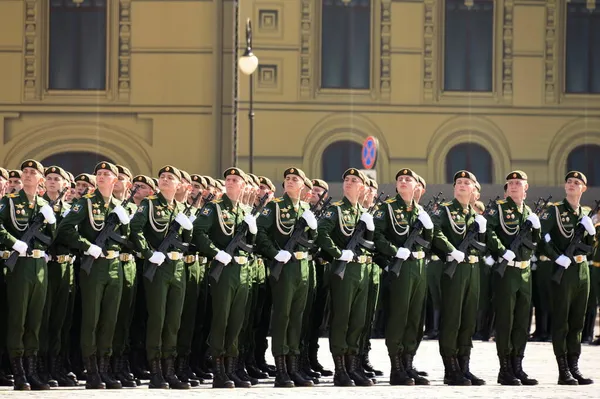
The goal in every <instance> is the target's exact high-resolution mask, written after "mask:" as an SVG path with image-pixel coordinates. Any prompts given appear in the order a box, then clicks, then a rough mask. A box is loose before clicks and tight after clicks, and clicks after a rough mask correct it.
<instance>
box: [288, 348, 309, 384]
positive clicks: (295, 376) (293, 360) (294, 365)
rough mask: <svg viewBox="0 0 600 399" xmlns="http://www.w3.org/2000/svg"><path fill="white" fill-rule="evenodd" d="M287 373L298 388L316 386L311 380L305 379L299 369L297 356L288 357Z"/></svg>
mask: <svg viewBox="0 0 600 399" xmlns="http://www.w3.org/2000/svg"><path fill="white" fill-rule="evenodd" d="M286 361H287V364H286V365H287V371H288V375H289V376H290V378H291V380H292V381H294V385H295V386H297V387H312V386H314V385H315V384H314V383H313V382H312V381H311V380H309V379H306V378H304V376H303V375H302V374H301V373H300V370H299V368H298V356H296V355H287V356H286Z"/></svg>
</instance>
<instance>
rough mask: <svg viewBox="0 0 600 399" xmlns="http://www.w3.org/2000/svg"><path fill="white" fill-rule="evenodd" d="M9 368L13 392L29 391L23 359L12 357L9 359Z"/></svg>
mask: <svg viewBox="0 0 600 399" xmlns="http://www.w3.org/2000/svg"><path fill="white" fill-rule="evenodd" d="M10 366H11V368H12V372H13V379H14V385H15V391H31V385H30V384H29V382H28V381H27V377H25V369H24V368H23V358H22V357H13V358H12V359H10Z"/></svg>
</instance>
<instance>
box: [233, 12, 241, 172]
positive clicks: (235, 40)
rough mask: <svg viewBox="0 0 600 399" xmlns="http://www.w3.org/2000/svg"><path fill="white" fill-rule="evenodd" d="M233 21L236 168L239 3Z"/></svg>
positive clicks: (235, 156) (235, 164)
mask: <svg viewBox="0 0 600 399" xmlns="http://www.w3.org/2000/svg"><path fill="white" fill-rule="evenodd" d="M233 7H234V8H235V10H234V20H233V110H232V111H233V118H232V119H233V126H232V128H233V129H232V130H233V138H232V139H233V140H232V141H233V143H232V151H233V154H232V158H233V159H232V161H233V166H234V167H237V163H238V150H237V147H238V118H237V113H238V103H239V99H238V94H239V88H238V86H239V83H238V73H239V72H238V40H239V25H240V5H239V1H238V0H235V1H234V2H233Z"/></svg>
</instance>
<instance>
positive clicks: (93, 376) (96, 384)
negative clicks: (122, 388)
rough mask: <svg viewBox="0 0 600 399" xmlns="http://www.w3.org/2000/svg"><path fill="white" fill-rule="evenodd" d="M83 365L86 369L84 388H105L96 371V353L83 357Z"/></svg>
mask: <svg viewBox="0 0 600 399" xmlns="http://www.w3.org/2000/svg"><path fill="white" fill-rule="evenodd" d="M84 366H85V369H86V370H87V373H86V380H85V389H106V384H105V383H104V382H102V378H100V374H99V373H98V362H97V360H96V355H92V356H89V357H86V358H85V359H84Z"/></svg>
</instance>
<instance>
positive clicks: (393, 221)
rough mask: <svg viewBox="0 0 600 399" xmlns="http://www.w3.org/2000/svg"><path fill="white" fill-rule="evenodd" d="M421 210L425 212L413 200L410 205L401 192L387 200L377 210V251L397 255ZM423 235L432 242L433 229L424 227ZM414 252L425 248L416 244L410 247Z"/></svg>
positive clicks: (391, 255) (389, 255)
mask: <svg viewBox="0 0 600 399" xmlns="http://www.w3.org/2000/svg"><path fill="white" fill-rule="evenodd" d="M419 212H424V211H423V210H422V209H421V208H419V206H418V205H417V203H416V202H415V201H414V200H413V201H412V202H411V204H410V205H407V204H406V202H404V200H403V199H402V197H401V196H400V194H398V195H396V197H394V198H390V199H389V200H387V201H385V202H384V203H383V205H381V207H380V208H379V210H377V211H376V212H375V217H374V219H375V245H376V246H377V251H378V252H380V253H381V254H383V255H385V256H388V257H395V256H396V253H397V252H398V248H400V247H403V246H404V243H405V242H406V239H407V238H408V236H409V235H410V233H411V226H412V225H414V224H415V222H416V221H417V219H418V217H419ZM421 236H422V237H423V238H424V239H425V240H426V241H429V242H431V240H432V239H433V230H431V229H430V230H428V229H423V231H422V232H421ZM410 250H411V251H412V252H416V251H423V250H424V248H423V247H422V246H421V245H419V244H416V243H415V245H414V246H413V248H410Z"/></svg>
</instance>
